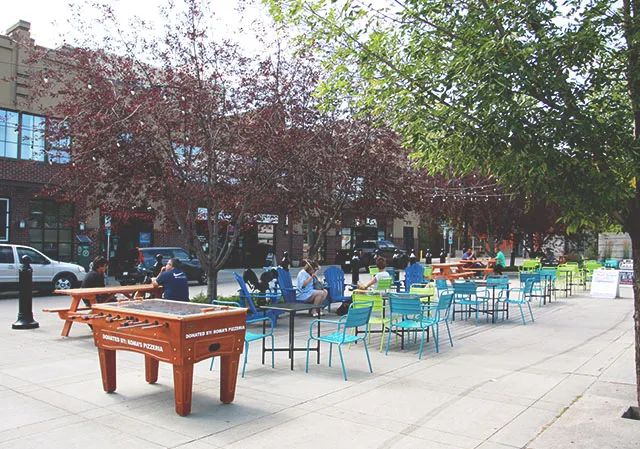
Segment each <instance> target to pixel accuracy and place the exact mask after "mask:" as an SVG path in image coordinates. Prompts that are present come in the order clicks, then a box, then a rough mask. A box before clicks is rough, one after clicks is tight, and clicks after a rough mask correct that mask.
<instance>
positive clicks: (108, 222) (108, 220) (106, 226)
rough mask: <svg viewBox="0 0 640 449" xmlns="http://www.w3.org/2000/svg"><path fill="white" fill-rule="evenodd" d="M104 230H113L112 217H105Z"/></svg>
mask: <svg viewBox="0 0 640 449" xmlns="http://www.w3.org/2000/svg"><path fill="white" fill-rule="evenodd" d="M104 228H105V229H109V228H111V215H105V216H104Z"/></svg>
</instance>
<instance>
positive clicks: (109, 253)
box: [104, 229, 111, 285]
mask: <svg viewBox="0 0 640 449" xmlns="http://www.w3.org/2000/svg"><path fill="white" fill-rule="evenodd" d="M110 258H111V229H107V277H106V279H105V280H104V285H109V259H110Z"/></svg>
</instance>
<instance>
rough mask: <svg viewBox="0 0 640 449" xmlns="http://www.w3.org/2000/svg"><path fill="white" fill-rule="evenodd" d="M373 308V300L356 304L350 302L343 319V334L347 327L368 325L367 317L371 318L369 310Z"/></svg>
mask: <svg viewBox="0 0 640 449" xmlns="http://www.w3.org/2000/svg"><path fill="white" fill-rule="evenodd" d="M372 310H373V301H368V302H366V301H365V302H361V303H358V304H356V303H355V302H354V303H351V305H350V306H349V312H348V313H347V317H346V319H345V321H344V328H343V335H344V334H346V332H347V330H348V329H353V328H355V327H361V326H367V329H368V325H369V319H370V318H371V311H372Z"/></svg>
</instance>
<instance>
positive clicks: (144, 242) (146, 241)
mask: <svg viewBox="0 0 640 449" xmlns="http://www.w3.org/2000/svg"><path fill="white" fill-rule="evenodd" d="M138 241H139V242H140V246H148V245H151V233H150V232H141V233H140V234H139V236H138Z"/></svg>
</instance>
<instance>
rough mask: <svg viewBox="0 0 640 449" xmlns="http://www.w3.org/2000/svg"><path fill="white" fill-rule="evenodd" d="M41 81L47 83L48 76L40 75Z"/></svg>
mask: <svg viewBox="0 0 640 449" xmlns="http://www.w3.org/2000/svg"><path fill="white" fill-rule="evenodd" d="M42 81H44V83H45V84H47V83H48V82H49V77H48V76H47V75H44V76H43V77H42Z"/></svg>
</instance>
